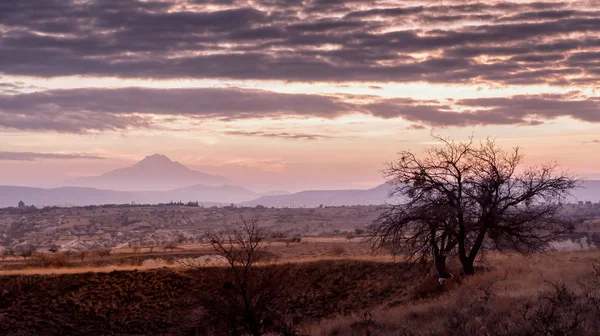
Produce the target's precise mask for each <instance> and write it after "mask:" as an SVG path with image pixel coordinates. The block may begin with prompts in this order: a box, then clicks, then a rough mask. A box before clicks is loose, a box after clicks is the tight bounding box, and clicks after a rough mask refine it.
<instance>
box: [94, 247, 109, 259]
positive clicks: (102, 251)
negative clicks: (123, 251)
mask: <svg viewBox="0 0 600 336" xmlns="http://www.w3.org/2000/svg"><path fill="white" fill-rule="evenodd" d="M111 252H112V250H111V249H109V248H105V249H100V250H98V252H97V253H98V256H99V257H100V258H106V257H108V256H109V255H110V254H111Z"/></svg>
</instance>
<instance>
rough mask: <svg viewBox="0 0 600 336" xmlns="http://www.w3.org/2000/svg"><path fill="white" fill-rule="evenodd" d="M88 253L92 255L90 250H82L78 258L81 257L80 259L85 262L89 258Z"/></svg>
mask: <svg viewBox="0 0 600 336" xmlns="http://www.w3.org/2000/svg"><path fill="white" fill-rule="evenodd" d="M88 253H90V252H89V251H88V250H81V251H78V252H77V257H79V259H81V261H84V260H85V257H87V255H88Z"/></svg>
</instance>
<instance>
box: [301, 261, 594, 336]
mask: <svg viewBox="0 0 600 336" xmlns="http://www.w3.org/2000/svg"><path fill="white" fill-rule="evenodd" d="M598 264H600V252H599V251H586V252H569V253H552V254H545V255H542V254H540V255H534V256H530V257H523V256H518V255H509V256H506V255H489V256H487V258H486V260H485V265H486V266H487V267H489V270H488V271H486V272H480V273H479V274H477V275H475V276H472V277H456V278H454V279H453V280H452V281H451V282H450V283H446V284H444V285H443V286H444V287H443V290H441V289H440V286H439V285H438V284H437V283H436V282H435V279H432V278H430V279H428V280H426V281H424V282H423V283H422V284H421V285H420V286H419V287H417V288H415V292H414V293H413V296H412V298H411V302H410V303H409V304H403V305H399V306H396V305H393V304H392V305H390V304H387V305H381V306H378V307H373V308H371V309H369V310H366V311H363V312H362V313H357V314H354V315H353V316H341V317H337V318H334V319H330V320H325V321H321V322H319V323H317V324H314V325H311V326H308V327H307V328H306V330H307V333H308V334H309V335H322V336H326V335H327V336H330V335H366V334H370V335H448V334H454V335H466V334H469V332H466V331H465V330H466V329H465V330H462V329H460V328H467V327H470V326H471V325H472V324H477V328H480V329H478V330H479V331H478V332H477V333H478V334H481V335H486V334H489V333H487V328H490V326H489V325H485V324H486V323H490V324H491V323H498V324H499V323H500V322H499V321H496V320H501V319H504V320H507V321H505V322H502V323H508V324H509V327H506V328H509V329H507V331H505V332H503V331H502V330H496V331H494V332H495V335H519V334H526V333H525V332H524V331H523V330H521V329H518V328H524V329H527V328H529V327H531V326H530V325H528V323H530V322H528V321H526V320H522V321H516V320H519V319H520V317H519V316H520V315H519V314H521V313H522V312H521V311H520V310H524V307H525V305H526V303H527V302H528V301H530V300H533V302H537V301H536V300H539V297H540V295H547V294H544V293H546V292H549V293H552V292H553V291H554V287H553V286H554V285H560V284H564V285H566V286H567V288H569V290H571V291H573V292H574V293H576V294H577V295H583V293H582V288H583V287H582V286H581V284H582V283H584V284H588V285H587V287H585V288H587V289H590V288H591V287H594V286H598V285H600V283H597V282H596V283H595V285H592V286H591V287H590V285H589V284H590V281H592V280H593V275H594V272H595V271H594V268H593V266H594V265H598ZM599 280H600V279H599ZM592 290H595V291H596V292H594V294H593V295H595V300H598V299H600V298H599V297H598V295H599V294H600V293H598V290H600V288H597V287H596V288H592ZM427 294H430V295H427ZM427 296H429V297H427ZM586 300H587V299H586ZM540 302H541V301H540ZM595 302H596V303H597V302H598V301H595ZM534 306H535V305H534ZM592 307H593V306H592ZM563 308H564V307H563ZM473 309H478V311H476V312H473ZM478 313H481V314H482V315H483V316H476V315H477V314H478ZM565 314H566V313H565ZM507 317H509V318H507ZM469 319H473V320H478V322H477V323H475V322H473V321H469ZM511 319H513V320H515V321H513V320H511ZM588 320H589V319H588ZM585 322H586V323H587V325H588V326H589V325H590V323H592V321H585ZM457 323H458V324H461V326H456V325H454V326H453V324H457ZM511 323H514V325H513V326H512V328H514V329H512V331H511V330H510V328H511V327H510V324H511ZM519 323H521V325H519ZM584 325H585V323H584ZM503 326H504V325H503ZM450 328H458V329H455V330H454V331H450V330H449V329H450ZM494 328H496V329H501V328H500V327H498V326H495V327H494ZM518 330H521V331H518ZM461 332H462V333H461ZM470 332H471V333H472V332H473V330H471V331H470ZM551 334H553V335H559V334H561V333H551ZM578 334H580V335H594V331H593V330H589V329H588V330H587V333H586V331H584V332H583V333H578ZM532 335H538V334H537V333H535V332H534V333H533V334H532Z"/></svg>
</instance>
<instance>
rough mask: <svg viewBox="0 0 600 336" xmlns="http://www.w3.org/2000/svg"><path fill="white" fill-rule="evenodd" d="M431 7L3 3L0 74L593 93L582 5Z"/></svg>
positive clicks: (316, 2)
mask: <svg viewBox="0 0 600 336" xmlns="http://www.w3.org/2000/svg"><path fill="white" fill-rule="evenodd" d="M444 3H445V4H444V5H438V4H436V3H435V2H431V1H415V0H411V1H408V0H407V1H386V0H345V1H344V0H303V1H302V0H290V1H274V0H254V1H245V0H179V1H156V0H149V1H137V0H102V1H100V0H90V1H85V2H83V1H75V0H46V1H43V2H42V3H40V1H36V0H4V1H2V2H1V3H0V32H1V34H0V45H2V48H1V49H0V73H3V74H10V75H31V76H68V75H93V76H118V77H128V78H235V79H278V80H293V81H395V82H412V81H426V82H435V83H474V82H477V83H482V82H483V83H496V84H553V85H591V86H596V85H597V83H598V82H599V81H600V38H599V37H598V36H599V35H600V8H599V7H597V5H594V2H593V1H571V2H530V3H528V2H518V3H516V2H504V1H496V2H485V3H484V2H481V3H467V2H465V1H455V2H451V1H448V2H444ZM115 126H116V125H115Z"/></svg>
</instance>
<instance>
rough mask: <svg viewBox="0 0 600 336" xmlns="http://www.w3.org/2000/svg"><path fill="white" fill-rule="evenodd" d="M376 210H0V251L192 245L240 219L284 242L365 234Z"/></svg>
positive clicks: (365, 207) (338, 208)
mask: <svg viewBox="0 0 600 336" xmlns="http://www.w3.org/2000/svg"><path fill="white" fill-rule="evenodd" d="M379 211H380V208H379V207H378V206H355V207H323V208H316V209H271V208H260V207H259V208H237V207H230V206H227V207H199V206H177V205H162V206H131V205H129V206H126V205H124V206H88V207H75V208H45V209H21V210H19V209H14V208H13V209H0V246H18V245H23V244H31V245H35V246H39V247H40V248H47V247H49V246H52V245H58V246H59V247H60V248H61V249H63V250H69V249H70V250H81V249H94V248H102V247H122V246H162V245H165V244H168V243H170V242H177V243H179V244H180V243H183V242H187V243H194V242H198V241H200V240H201V238H202V237H203V235H204V233H206V232H208V231H211V230H217V229H221V228H227V227H230V226H231V225H232V223H234V222H236V221H238V220H239V219H240V218H242V217H244V218H253V217H258V218H260V220H261V223H262V225H264V226H265V227H268V228H269V230H271V231H273V232H278V233H279V234H280V235H282V236H286V237H304V236H329V237H331V236H340V237H345V236H346V235H347V234H351V233H354V232H355V230H356V229H364V228H365V227H366V226H367V225H368V224H370V223H371V222H372V221H373V220H374V219H375V218H376V217H377V216H378V215H379V213H380V212H379Z"/></svg>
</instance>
